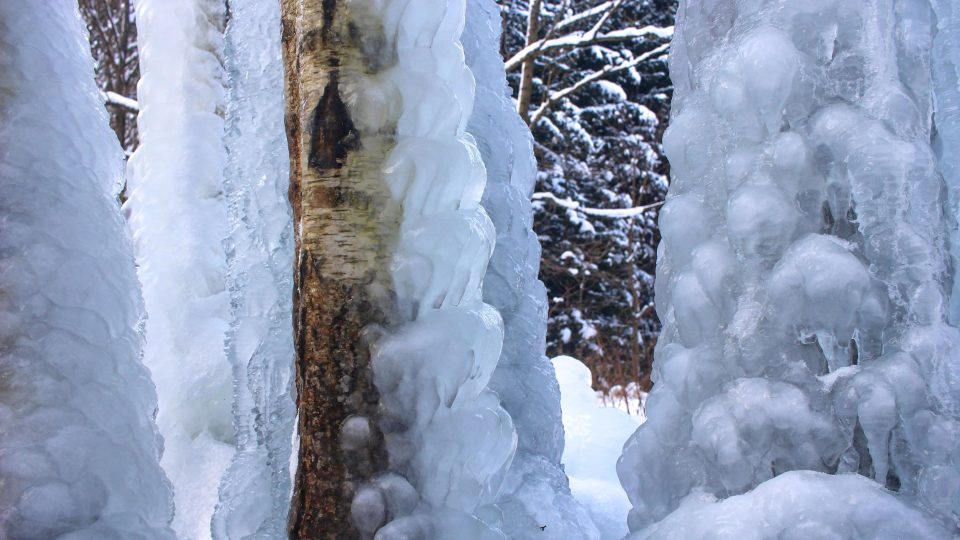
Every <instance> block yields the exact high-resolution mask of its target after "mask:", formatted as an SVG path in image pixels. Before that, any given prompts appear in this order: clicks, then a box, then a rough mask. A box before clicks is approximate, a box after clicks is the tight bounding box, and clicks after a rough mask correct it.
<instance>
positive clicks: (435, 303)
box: [340, 0, 516, 539]
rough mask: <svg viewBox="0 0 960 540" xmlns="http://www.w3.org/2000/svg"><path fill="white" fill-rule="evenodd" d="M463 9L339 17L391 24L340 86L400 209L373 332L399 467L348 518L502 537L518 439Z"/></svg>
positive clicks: (429, 533) (359, 435) (393, 206)
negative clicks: (505, 378)
mask: <svg viewBox="0 0 960 540" xmlns="http://www.w3.org/2000/svg"><path fill="white" fill-rule="evenodd" d="M465 6H466V2H465V0H416V1H415V2H411V1H405V0H389V1H377V0H357V1H354V2H351V3H350V9H349V10H345V11H343V12H341V13H342V14H343V15H342V16H345V17H350V24H351V25H352V26H353V27H354V28H357V29H359V31H360V32H375V31H380V32H382V33H383V35H382V40H377V39H372V40H371V43H373V42H376V44H377V45H378V46H382V49H379V53H380V56H379V58H380V59H381V60H382V65H379V66H377V67H378V70H373V71H376V72H374V73H371V72H370V71H371V70H370V69H352V68H350V67H349V66H348V67H346V68H344V69H342V70H341V73H340V75H341V79H340V91H341V92H342V93H343V94H344V95H345V100H344V101H345V102H346V104H347V109H348V112H349V114H350V117H351V119H352V120H353V122H354V125H355V127H356V129H357V130H358V132H359V133H358V135H359V138H360V140H361V141H367V143H365V144H364V145H362V146H361V150H360V152H361V153H362V152H369V153H370V155H371V156H374V155H375V154H374V152H376V151H377V149H376V146H377V143H376V142H375V141H377V140H378V137H380V139H379V140H382V134H383V133H391V134H392V135H391V143H392V144H391V145H390V146H389V147H386V150H387V153H388V155H387V156H386V158H385V160H383V164H382V167H381V168H380V169H379V170H376V169H375V170H374V171H373V172H374V173H376V174H379V180H380V181H381V182H382V183H383V188H384V194H385V195H387V196H388V197H389V199H388V200H387V202H386V208H387V210H388V211H394V210H399V211H398V212H397V216H398V217H397V223H396V224H395V226H396V228H397V230H396V234H397V240H396V242H395V243H394V245H393V246H391V249H392V253H391V261H390V264H389V268H388V271H389V283H384V284H380V285H382V286H383V287H384V288H385V289H388V290H390V291H391V292H392V293H393V294H391V295H389V296H390V300H389V301H390V302H395V306H394V307H395V309H387V310H386V311H390V312H391V313H393V317H392V319H391V321H390V322H389V324H387V325H385V327H383V328H369V329H368V330H369V335H370V338H371V342H372V343H371V364H372V367H373V374H374V382H375V383H376V386H377V389H378V390H379V392H380V398H381V404H382V414H381V416H380V418H378V419H376V420H377V421H378V424H379V428H380V430H381V431H382V432H383V434H384V439H385V442H386V446H387V451H388V453H389V468H390V472H387V473H385V474H382V475H378V476H375V477H374V478H372V479H371V480H370V481H369V482H367V483H366V484H365V485H363V486H358V487H357V488H356V491H355V494H354V499H353V504H352V506H351V516H350V519H351V521H352V523H353V524H354V526H355V527H356V528H357V529H358V530H359V531H360V532H361V534H362V536H364V537H373V536H374V535H376V538H378V539H394V538H463V539H472V538H499V537H502V534H501V533H500V532H499V527H500V514H499V511H498V510H497V509H496V508H494V507H492V506H490V505H491V503H493V502H494V499H495V497H496V494H497V493H498V491H499V488H500V484H501V483H502V481H503V477H504V471H505V469H506V468H507V466H508V465H509V464H510V461H511V459H512V457H513V454H514V450H515V447H516V434H515V432H514V429H513V423H512V421H511V419H510V416H509V415H508V414H507V412H506V411H504V410H503V408H501V406H500V400H499V398H498V397H497V395H496V394H495V393H494V392H493V391H491V390H490V389H489V388H487V385H488V383H489V381H490V377H491V375H492V373H493V371H494V368H495V367H496V365H497V360H498V358H499V357H500V350H501V344H502V342H503V322H502V320H501V318H500V315H499V314H498V313H497V311H496V310H495V309H493V308H492V307H491V306H490V305H488V304H485V303H484V302H483V299H482V294H481V286H482V280H483V276H484V270H485V269H486V266H487V262H488V261H489V258H490V255H491V252H492V251H493V243H494V239H495V237H494V235H495V232H494V229H493V224H492V223H491V221H490V218H489V217H488V216H487V214H486V212H485V211H484V210H483V208H482V207H481V206H480V196H481V194H482V192H483V187H484V182H485V180H486V172H485V169H484V162H483V161H482V159H481V156H480V152H479V151H478V149H477V147H476V144H475V141H474V139H473V137H472V136H471V135H469V134H467V133H466V129H465V128H466V124H467V121H468V119H469V118H470V113H471V111H472V109H473V101H474V86H475V83H474V77H473V74H472V73H471V71H470V70H469V69H468V68H467V66H466V65H465V64H464V56H463V49H462V47H461V45H460V42H459V39H460V34H461V32H462V30H463V25H464V9H465ZM375 50H376V49H375ZM367 67H369V64H368V66H367ZM370 141H374V142H372V143H371V142H370ZM365 157H366V156H365ZM358 159H360V158H358ZM376 285H377V284H376V283H375V284H374V286H376ZM380 296H383V295H380ZM372 420H373V419H366V418H359V417H357V418H352V419H350V420H348V421H347V422H345V423H344V425H343V426H342V428H341V429H342V431H341V440H342V442H343V444H344V446H345V448H346V449H347V450H354V451H360V450H361V449H362V448H363V447H364V446H366V445H367V444H369V442H368V441H370V440H371V439H370V435H371V434H372V428H371V426H370V424H369V422H371V421H372Z"/></svg>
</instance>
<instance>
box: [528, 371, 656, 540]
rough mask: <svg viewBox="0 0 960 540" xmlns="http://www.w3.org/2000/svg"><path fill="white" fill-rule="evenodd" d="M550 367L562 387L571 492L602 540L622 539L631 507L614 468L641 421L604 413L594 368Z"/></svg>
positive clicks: (607, 409) (616, 411)
mask: <svg viewBox="0 0 960 540" xmlns="http://www.w3.org/2000/svg"><path fill="white" fill-rule="evenodd" d="M552 362H553V365H554V367H555V368H556V371H557V381H558V382H559V383H560V404H561V406H562V407H563V429H564V432H565V433H566V440H565V444H564V449H563V467H564V471H565V472H566V473H567V476H569V477H570V488H571V490H572V491H573V494H574V495H575V496H576V497H577V500H579V501H580V502H581V503H583V504H584V506H586V507H587V509H588V510H589V511H590V516H591V517H592V518H593V521H594V523H595V524H596V525H597V528H598V529H599V530H600V537H601V538H603V539H605V540H612V539H620V538H623V537H624V536H625V535H626V534H627V532H628V530H627V522H626V517H627V512H628V511H629V510H630V501H629V499H627V494H626V493H624V492H623V490H622V489H620V483H619V481H618V480H617V469H616V463H617V458H618V457H619V456H620V451H621V449H622V448H623V443H624V442H626V440H627V439H628V438H629V437H630V435H632V434H633V432H634V431H635V430H636V429H637V425H638V424H639V423H640V421H641V418H640V417H637V416H631V415H629V414H627V413H626V412H624V411H622V410H620V409H616V408H612V407H601V406H600V405H599V404H598V402H597V393H596V392H595V391H594V390H593V388H592V377H591V375H590V368H588V367H587V366H585V365H583V363H582V362H580V361H579V360H577V359H576V358H571V357H569V356H558V357H556V358H554V359H553V361H552ZM544 532H546V531H545V530H544Z"/></svg>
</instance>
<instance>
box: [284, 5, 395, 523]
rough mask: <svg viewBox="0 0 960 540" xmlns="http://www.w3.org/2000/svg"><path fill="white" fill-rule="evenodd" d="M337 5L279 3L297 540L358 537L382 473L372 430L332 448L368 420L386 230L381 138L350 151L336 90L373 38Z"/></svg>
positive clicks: (361, 65) (351, 140) (367, 54)
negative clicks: (358, 511) (292, 244)
mask: <svg viewBox="0 0 960 540" xmlns="http://www.w3.org/2000/svg"><path fill="white" fill-rule="evenodd" d="M342 4H343V2H338V0H281V6H282V24H283V50H284V68H285V72H286V96H287V105H286V107H287V108H286V123H287V137H288V142H289V148H290V201H291V205H292V207H293V213H294V226H295V229H296V260H295V263H294V264H295V268H294V272H295V276H294V306H293V310H294V340H295V346H296V353H297V359H296V382H297V390H298V399H297V410H298V414H299V419H298V431H299V434H300V444H299V458H298V463H297V471H296V477H295V486H294V494H293V502H292V506H291V513H290V522H289V527H290V537H291V538H298V539H299V538H302V539H316V538H348V537H358V536H359V534H358V532H357V531H356V529H355V528H354V527H353V525H352V524H351V523H350V520H349V518H348V516H349V515H350V501H351V499H352V495H353V492H354V491H355V489H356V487H357V486H358V485H359V484H360V483H362V482H363V481H364V480H366V479H368V478H369V477H370V476H372V475H373V473H374V472H377V471H380V470H383V469H385V468H386V461H387V459H386V451H385V449H384V445H383V442H382V436H381V435H380V434H379V433H377V432H376V430H377V428H376V426H375V425H374V422H368V424H369V426H370V429H371V430H373V431H374V435H373V438H372V440H373V441H374V442H373V444H370V445H368V446H367V448H366V449H365V450H366V451H359V452H358V451H357V450H356V449H351V450H350V452H349V453H347V452H346V451H345V450H343V449H342V448H341V443H340V441H339V432H340V427H341V425H342V424H343V423H344V421H345V420H346V419H347V418H349V417H351V416H360V417H367V418H370V417H373V415H374V413H375V411H376V408H377V403H378V400H379V396H378V393H377V391H376V388H375V387H374V385H373V379H372V372H371V369H370V357H369V350H368V346H367V343H366V340H365V339H364V329H365V328H367V327H368V326H369V325H374V324H378V323H381V322H383V320H384V318H385V317H384V314H383V313H382V312H381V308H379V307H378V306H382V305H384V303H383V302H381V301H379V300H378V299H376V298H374V297H373V294H372V293H371V290H372V289H373V287H371V285H372V284H374V283H375V282H377V281H378V280H377V279H376V277H377V275H378V274H379V273H380V271H381V269H382V268H384V267H385V260H386V258H387V255H388V245H389V240H388V239H387V238H385V237H386V236H387V233H385V231H388V230H391V229H392V230H396V226H395V225H394V227H387V226H385V225H386V224H388V223H389V222H390V221H391V220H390V219H389V218H388V215H389V214H390V212H387V211H385V208H384V207H385V206H386V202H385V200H384V196H383V195H382V194H379V193H378V189H377V188H378V176H377V171H378V170H379V164H380V163H382V160H383V156H384V155H385V151H386V149H387V148H389V141H390V140H391V138H392V134H386V135H383V136H371V137H367V138H366V139H365V140H363V141H361V140H360V136H359V132H358V131H357V130H356V129H355V128H354V124H353V121H352V120H351V118H350V115H349V113H348V111H347V107H346V106H345V104H344V96H343V95H342V92H341V87H340V86H341V85H340V81H341V74H342V73H344V72H346V71H347V70H363V71H364V72H368V73H369V72H375V71H377V69H378V65H377V61H376V60H373V59H374V58H376V53H377V51H376V50H370V49H369V47H371V44H376V43H377V41H378V37H382V36H378V35H377V32H378V29H377V28H376V27H374V28H373V29H372V30H371V29H367V28H363V24H362V22H363V18H362V14H361V15H358V14H356V13H347V10H346V9H345V6H342ZM381 42H382V40H381ZM361 43H362V44H363V45H362V47H363V48H364V50H361ZM374 48H376V47H375V45H374ZM361 142H362V147H361Z"/></svg>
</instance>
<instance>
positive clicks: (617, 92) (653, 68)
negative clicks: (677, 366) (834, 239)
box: [80, 0, 676, 413]
mask: <svg viewBox="0 0 960 540" xmlns="http://www.w3.org/2000/svg"><path fill="white" fill-rule="evenodd" d="M498 3H499V5H500V9H501V14H502V21H503V37H502V42H501V53H502V55H503V58H504V61H505V63H506V66H507V74H508V81H509V83H510V85H511V89H512V91H513V96H514V98H515V99H516V102H517V107H518V111H519V112H520V115H521V117H522V118H523V119H524V120H525V121H526V122H527V123H528V125H529V126H530V128H531V131H532V133H533V136H534V144H535V147H534V151H535V154H536V157H537V162H538V167H539V174H538V178H537V187H536V191H535V193H534V211H535V223H534V228H535V230H536V232H537V234H538V236H539V238H540V242H541V244H542V247H543V255H542V260H541V273H540V278H541V279H542V280H543V282H544V284H545V285H546V287H547V294H548V298H549V312H548V334H547V354H548V355H550V356H558V355H569V356H574V357H577V358H579V359H581V360H582V361H583V362H584V363H585V364H586V365H587V366H588V367H589V368H590V370H591V372H592V373H593V380H594V385H595V387H596V388H595V389H596V390H598V391H600V392H601V393H602V395H603V396H605V398H606V399H608V400H609V401H610V402H611V404H616V405H620V406H622V407H626V408H628V409H629V408H630V407H631V406H633V407H634V408H635V407H636V406H637V405H636V404H637V403H639V396H640V394H641V393H642V392H646V391H649V389H650V385H651V381H650V367H651V364H652V362H653V349H654V346H655V345H656V341H657V336H658V333H659V330H660V323H659V321H658V320H657V315H656V312H655V310H654V303H653V293H654V286H653V279H654V268H655V267H656V253H657V244H658V242H659V240H660V234H659V231H658V229H657V215H658V214H657V211H658V209H659V206H660V204H662V202H663V199H664V197H665V195H666V192H667V187H668V183H669V170H668V165H667V161H666V159H665V158H664V156H663V149H662V147H661V137H662V135H663V130H664V128H665V127H666V124H667V118H668V116H669V113H670V100H671V97H672V94H673V88H672V86H671V84H670V78H669V75H668V71H667V53H668V52H669V51H668V48H669V42H670V38H671V37H672V34H673V26H672V25H673V19H674V16H675V13H676V1H675V0H607V1H600V0H498ZM80 8H81V12H82V14H83V16H84V19H85V20H86V23H87V27H88V30H89V34H90V42H91V46H92V50H93V54H94V58H95V60H96V64H97V73H96V77H97V82H98V84H99V86H100V88H101V90H102V92H103V93H104V97H105V100H106V102H107V104H108V110H109V112H110V124H111V127H112V128H113V130H114V131H115V132H116V134H117V137H118V138H119V139H120V142H121V143H122V145H123V147H124V149H125V151H126V152H127V154H128V155H129V154H130V153H132V152H133V150H134V149H135V148H136V147H137V144H138V137H137V125H136V114H137V101H136V100H137V83H138V81H139V79H140V70H139V57H138V55H137V30H136V20H135V17H134V6H133V0H80ZM631 404H633V405H631ZM631 412H635V413H636V412H638V411H636V410H633V411H631Z"/></svg>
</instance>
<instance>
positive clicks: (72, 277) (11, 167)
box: [0, 2, 173, 540]
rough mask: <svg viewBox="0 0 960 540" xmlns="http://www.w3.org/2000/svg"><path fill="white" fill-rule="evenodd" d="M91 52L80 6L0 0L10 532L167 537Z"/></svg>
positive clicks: (135, 301)
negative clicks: (79, 10) (78, 9)
mask: <svg viewBox="0 0 960 540" xmlns="http://www.w3.org/2000/svg"><path fill="white" fill-rule="evenodd" d="M89 51H90V48H89V45H88V42H87V40H86V31H85V30H84V26H83V22H82V21H81V20H80V15H79V13H78V12H77V8H76V5H75V4H74V5H73V6H71V5H70V3H69V2H52V3H46V2H0V344H2V345H0V380H2V385H0V433H2V436H0V479H2V480H0V509H2V510H0V537H3V538H10V539H16V538H62V539H71V540H80V539H84V540H93V539H120V538H124V539H125V538H142V539H172V538H173V533H172V531H171V530H170V528H169V521H170V518H171V508H172V503H171V494H170V488H169V483H168V482H167V480H166V479H165V477H164V475H163V472H162V470H161V469H160V465H159V462H158V458H159V451H160V438H159V436H158V434H157V429H156V426H155V425H154V423H153V418H152V415H153V413H154V410H155V408H156V395H155V393H154V388H153V385H152V384H151V382H150V379H149V376H148V374H147V371H146V369H144V367H143V365H142V364H141V362H140V359H139V355H140V347H141V344H142V339H141V335H140V333H139V332H138V330H137V328H138V325H139V324H140V323H141V321H142V314H143V311H142V307H143V306H142V301H141V298H140V296H139V293H138V292H137V291H138V288H137V281H136V275H135V273H134V266H133V253H132V247H131V245H130V240H129V236H128V234H127V232H126V229H125V227H124V223H123V218H122V216H121V214H120V209H119V205H118V202H117V193H118V191H119V189H120V187H121V186H122V178H123V176H122V167H123V152H122V150H121V149H120V145H119V143H118V142H117V139H116V137H115V136H114V134H113V133H112V132H111V131H110V128H109V127H108V124H107V114H106V111H105V110H104V107H103V103H102V101H101V98H100V93H99V91H98V90H97V88H96V85H95V84H94V80H93V59H92V58H91V56H90V52H89Z"/></svg>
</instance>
